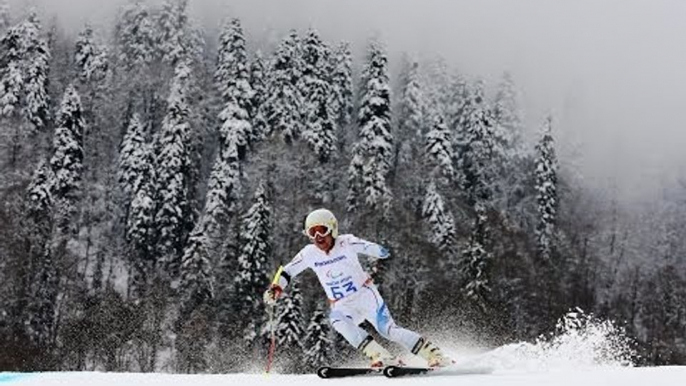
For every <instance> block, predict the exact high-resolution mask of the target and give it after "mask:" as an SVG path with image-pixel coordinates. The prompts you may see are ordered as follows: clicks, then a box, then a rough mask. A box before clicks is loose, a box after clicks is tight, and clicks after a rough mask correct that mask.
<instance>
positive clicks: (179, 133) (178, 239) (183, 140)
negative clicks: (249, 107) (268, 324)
mask: <svg viewBox="0 0 686 386" xmlns="http://www.w3.org/2000/svg"><path fill="white" fill-rule="evenodd" d="M190 72H191V70H190V68H189V67H188V65H186V64H185V63H181V64H179V65H178V66H177V67H176V71H175V76H174V80H173V83H172V89H171V94H170V95H169V99H168V102H167V115H166V116H165V117H164V121H163V122H162V131H161V133H160V137H159V143H158V144H157V156H156V171H157V184H158V192H157V194H158V200H159V201H158V204H157V212H156V214H155V223H156V226H157V231H158V250H159V254H160V258H161V259H162V261H163V262H164V264H165V265H166V268H167V273H168V275H169V276H170V277H169V278H170V279H171V280H176V279H178V274H179V267H180V263H181V249H182V248H183V245H184V243H185V241H186V235H187V234H188V232H189V231H190V227H191V226H190V224H192V218H190V217H191V208H190V203H189V200H190V197H189V193H188V189H189V187H188V184H189V179H190V167H191V159H190V157H191V155H190V150H189V146H190V143H189V142H190V137H191V132H190V131H191V127H190V123H189V114H190V109H189V106H188V100H187V97H188V95H187V94H188V87H189V81H190V79H189V78H190V76H191V74H190Z"/></svg>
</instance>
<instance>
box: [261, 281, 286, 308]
mask: <svg viewBox="0 0 686 386" xmlns="http://www.w3.org/2000/svg"><path fill="white" fill-rule="evenodd" d="M282 292H283V289H282V288H281V287H280V286H279V285H277V284H272V285H270V286H269V289H267V290H266V291H264V302H265V303H266V304H267V305H268V306H273V305H274V304H276V299H278V298H279V296H281V293H282Z"/></svg>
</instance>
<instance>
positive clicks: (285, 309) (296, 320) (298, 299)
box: [276, 283, 305, 353]
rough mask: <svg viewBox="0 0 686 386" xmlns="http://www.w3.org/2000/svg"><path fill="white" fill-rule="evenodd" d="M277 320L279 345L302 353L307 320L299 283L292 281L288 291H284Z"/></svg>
mask: <svg viewBox="0 0 686 386" xmlns="http://www.w3.org/2000/svg"><path fill="white" fill-rule="evenodd" d="M276 320H277V322H276V339H277V343H278V344H279V346H281V347H284V348H285V349H287V350H289V349H290V350H292V352H297V353H301V351H302V348H303V342H302V339H303V337H304V336H305V329H304V326H303V324H304V323H305V320H304V316H303V299H302V294H301V293H300V288H299V286H298V284H297V283H292V284H291V285H290V286H289V287H288V292H287V293H284V295H283V298H282V299H281V303H280V304H279V315H278V317H277V319H276Z"/></svg>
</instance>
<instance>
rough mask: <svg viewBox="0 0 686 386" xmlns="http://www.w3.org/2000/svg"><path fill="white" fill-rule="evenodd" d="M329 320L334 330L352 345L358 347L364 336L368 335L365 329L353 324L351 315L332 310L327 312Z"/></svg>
mask: <svg viewBox="0 0 686 386" xmlns="http://www.w3.org/2000/svg"><path fill="white" fill-rule="evenodd" d="M329 320H330V321H331V326H333V328H334V330H336V331H337V332H338V333H339V334H341V335H343V337H344V338H345V340H347V341H348V343H350V344H351V345H353V347H360V345H361V344H362V342H363V341H364V340H365V338H367V336H369V334H367V332H366V331H365V330H363V329H361V328H360V327H359V326H358V325H357V324H355V322H354V320H353V316H352V315H350V314H348V315H346V314H345V313H344V312H342V311H340V310H332V311H331V313H330V314H329Z"/></svg>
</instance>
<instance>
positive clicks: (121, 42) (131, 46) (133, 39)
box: [115, 1, 155, 71]
mask: <svg viewBox="0 0 686 386" xmlns="http://www.w3.org/2000/svg"><path fill="white" fill-rule="evenodd" d="M154 31H155V29H154V27H153V22H152V20H151V16H150V12H149V11H148V8H147V6H145V4H144V3H142V2H140V1H136V2H133V3H130V4H127V5H126V6H124V8H123V10H122V14H121V16H120V20H119V22H118V24H117V27H116V31H115V35H116V42H117V45H118V59H119V62H120V63H121V64H122V65H123V66H125V68H126V69H127V70H128V71H134V70H140V69H141V68H145V67H146V66H148V65H149V64H150V63H151V62H152V60H153V58H154V53H155V32H154Z"/></svg>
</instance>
